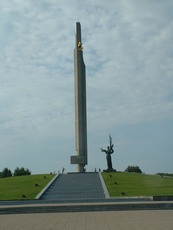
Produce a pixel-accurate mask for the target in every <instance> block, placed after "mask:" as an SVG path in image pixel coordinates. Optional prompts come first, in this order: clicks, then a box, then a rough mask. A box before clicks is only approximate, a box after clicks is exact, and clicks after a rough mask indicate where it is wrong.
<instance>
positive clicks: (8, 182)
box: [0, 174, 55, 200]
mask: <svg viewBox="0 0 173 230" xmlns="http://www.w3.org/2000/svg"><path fill="white" fill-rule="evenodd" d="M54 176H55V175H54V174H41V175H31V176H16V177H8V178H0V200H20V199H34V198H35V197H36V195H37V194H38V193H39V192H40V191H41V190H42V189H43V188H44V187H45V186H46V185H47V184H48V183H49V181H50V180H51V179H52V178H53V177H54Z"/></svg>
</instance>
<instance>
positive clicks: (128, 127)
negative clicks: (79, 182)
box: [0, 0, 173, 174]
mask: <svg viewBox="0 0 173 230" xmlns="http://www.w3.org/2000/svg"><path fill="white" fill-rule="evenodd" d="M172 9H173V1H172V0H164V1H163V0H145V1H143V0H108V1H105V0H85V1H78V0H73V1H72V0H64V1H60V0H42V1H40V0H38V1H35V0H27V1H23V0H5V1H0V50H1V51H0V171H1V170H3V169H4V168H5V167H8V168H10V169H11V170H12V171H14V169H15V168H16V167H25V168H29V170H31V172H32V174H38V173H50V172H58V171H61V170H62V168H63V167H64V168H65V172H76V171H77V166H76V165H71V164H70V156H71V155H75V154H76V150H75V107H74V105H75V102H74V47H75V33H76V22H80V23H81V29H82V42H83V48H84V49H83V57H84V62H85V65H86V84H87V130H88V165H87V166H86V170H87V171H94V170H95V168H96V169H97V170H98V169H99V168H100V169H101V170H103V169H106V168H107V164H106V158H105V153H103V152H101V150H100V148H103V149H106V147H107V145H108V144H109V134H111V136H112V140H113V144H114V153H113V154H112V163H113V167H114V169H116V170H118V171H124V170H125V169H126V168H127V166H128V165H137V166H139V167H140V168H141V170H142V171H143V172H145V173H148V174H155V173H158V172H167V173H172V172H173V163H172V162H173V46H172V41H173V13H172Z"/></svg>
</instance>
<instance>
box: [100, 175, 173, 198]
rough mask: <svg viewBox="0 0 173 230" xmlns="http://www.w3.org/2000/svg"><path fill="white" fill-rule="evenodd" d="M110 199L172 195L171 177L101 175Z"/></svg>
mask: <svg viewBox="0 0 173 230" xmlns="http://www.w3.org/2000/svg"><path fill="white" fill-rule="evenodd" d="M102 176H103V179H104V181H105V184H106V186H107V189H108V191H109V194H110V196H111V197H120V196H122V193H124V194H125V196H168V195H173V177H161V176H156V175H145V174H137V173H124V172H115V173H102Z"/></svg>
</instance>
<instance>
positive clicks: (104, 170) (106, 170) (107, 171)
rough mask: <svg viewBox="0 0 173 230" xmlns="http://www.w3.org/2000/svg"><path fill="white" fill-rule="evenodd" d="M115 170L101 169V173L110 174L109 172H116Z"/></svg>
mask: <svg viewBox="0 0 173 230" xmlns="http://www.w3.org/2000/svg"><path fill="white" fill-rule="evenodd" d="M116 171H117V170H116V169H103V172H106V173H110V172H116Z"/></svg>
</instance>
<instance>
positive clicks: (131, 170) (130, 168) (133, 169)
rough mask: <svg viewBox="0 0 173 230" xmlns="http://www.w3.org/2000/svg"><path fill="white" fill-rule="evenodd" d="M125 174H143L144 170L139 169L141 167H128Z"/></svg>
mask: <svg viewBox="0 0 173 230" xmlns="http://www.w3.org/2000/svg"><path fill="white" fill-rule="evenodd" d="M125 172H134V173H142V170H141V169H140V168H139V166H128V167H127V168H126V170H125Z"/></svg>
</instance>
